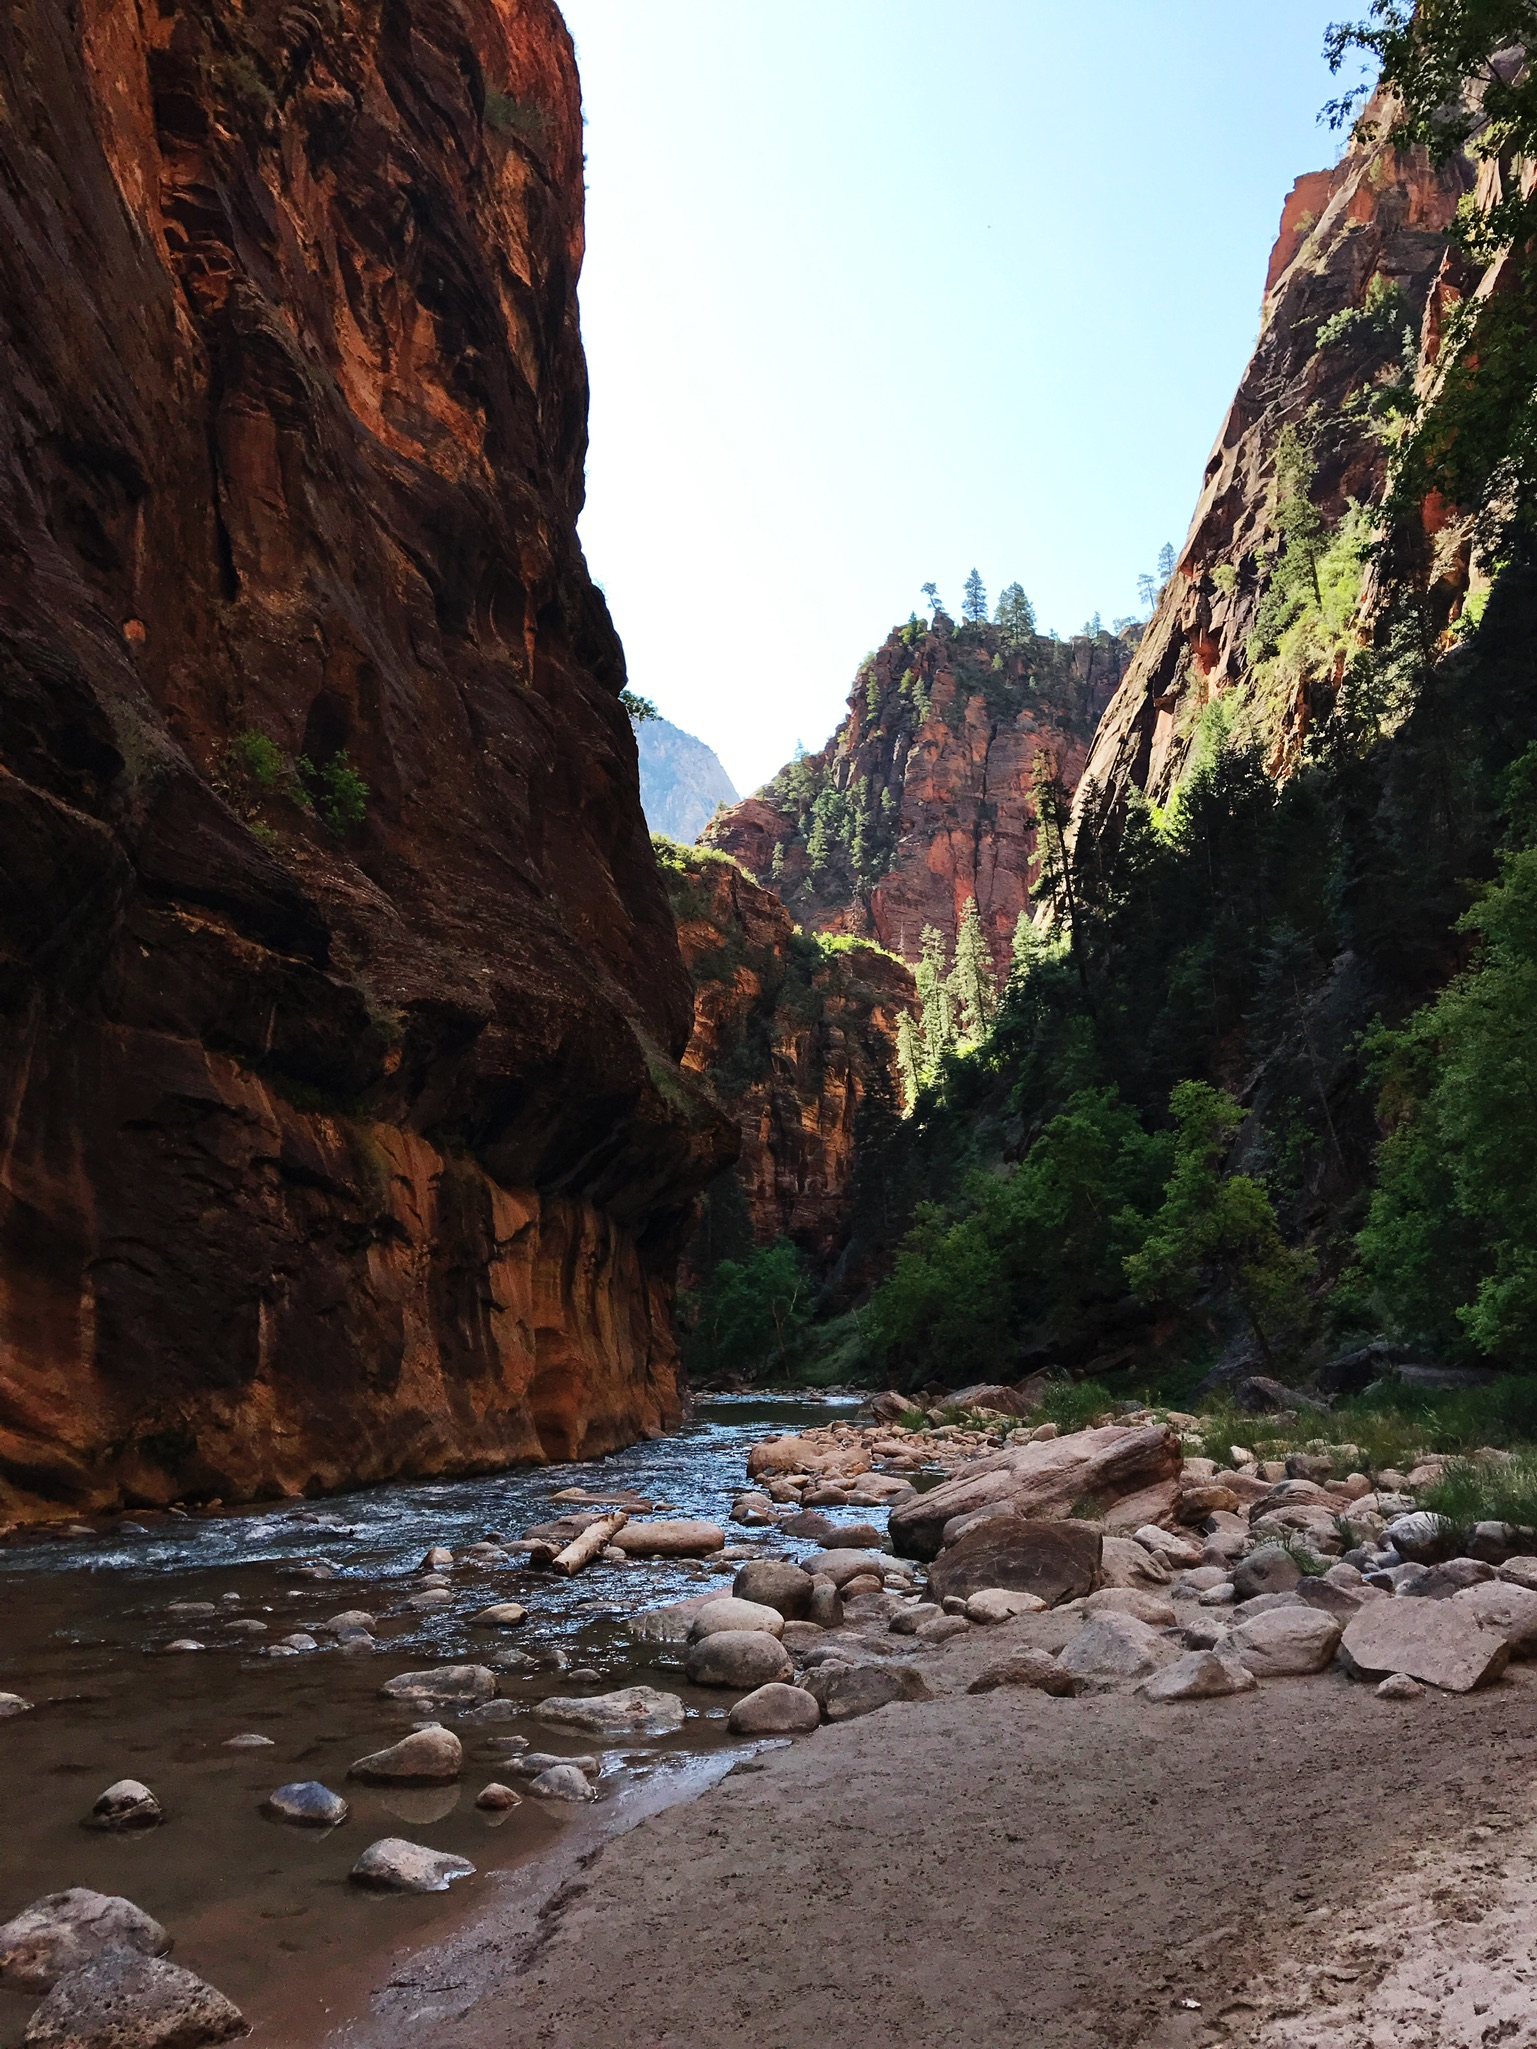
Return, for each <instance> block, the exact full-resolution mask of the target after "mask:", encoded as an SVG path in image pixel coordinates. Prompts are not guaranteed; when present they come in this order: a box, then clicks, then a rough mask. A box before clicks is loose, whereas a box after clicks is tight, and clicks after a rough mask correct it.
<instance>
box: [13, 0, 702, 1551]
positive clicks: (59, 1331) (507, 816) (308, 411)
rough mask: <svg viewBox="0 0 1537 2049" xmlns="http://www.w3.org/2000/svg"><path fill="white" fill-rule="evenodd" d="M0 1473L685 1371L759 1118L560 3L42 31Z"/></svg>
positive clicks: (220, 1476)
mask: <svg viewBox="0 0 1537 2049" xmlns="http://www.w3.org/2000/svg"><path fill="white" fill-rule="evenodd" d="M0 90H3V92H4V94H5V99H6V104H7V105H8V106H9V107H11V108H14V109H24V110H25V112H24V115H23V116H22V117H21V118H18V119H16V120H13V121H10V122H8V123H7V124H6V126H5V130H4V134H3V136H0V152H3V159H4V171H5V176H4V189H5V193H6V195H7V196H6V198H5V200H4V201H3V203H0V204H3V209H4V234H3V235H0V296H3V303H4V305H5V308H6V320H7V324H6V327H5V331H4V335H3V338H0V364H3V368H0V542H3V545H0V872H3V873H4V875H5V877H6V887H5V889H4V891H3V892H0V1067H3V1072H4V1074H5V1077H6V1081H5V1089H4V1094H3V1100H0V1132H3V1146H0V1505H3V1506H4V1507H5V1508H6V1509H7V1510H10V1511H16V1510H18V1509H19V1510H21V1511H23V1512H39V1511H41V1512H47V1511H49V1510H50V1509H57V1507H58V1506H59V1505H60V1504H66V1503H67V1504H70V1505H72V1506H75V1507H79V1506H85V1505H90V1506H107V1505H110V1504H113V1503H118V1502H137V1503H146V1504H152V1503H159V1502H165V1501H170V1500H174V1499H176V1498H178V1497H181V1496H196V1495H205V1496H206V1495H219V1496H222V1497H223V1498H225V1499H230V1498H236V1497H250V1496H259V1495H262V1494H269V1493H276V1492H283V1491H298V1490H306V1489H308V1490H319V1489H323V1488H331V1487H338V1486H341V1485H343V1484H347V1485H354V1484H358V1483H360V1482H365V1481H375V1480H380V1479H384V1478H388V1477H390V1476H392V1475H398V1474H406V1473H409V1474H423V1473H453V1472H463V1471H467V1470H473V1469H485V1468H491V1467H496V1466H500V1465H504V1464H508V1463H510V1462H513V1461H518V1460H540V1459H545V1458H571V1457H578V1456H591V1455H593V1454H596V1453H601V1452H603V1451H605V1450H607V1449H609V1448H611V1447H613V1446H615V1445H617V1444H619V1443H622V1442H625V1441H628V1440H631V1439H634V1438H635V1437H637V1436H640V1435H643V1434H645V1433H649V1432H654V1431H658V1430H660V1429H662V1428H664V1427H665V1426H666V1425H667V1424H668V1423H670V1422H671V1421H673V1420H674V1419H675V1418H676V1417H677V1415H678V1413H679V1403H678V1395H677V1390H676V1383H675V1361H676V1353H675V1345H674V1339H673V1335H672V1323H671V1295H672V1273H673V1264H674V1261H675V1257H676V1250H677V1246H678V1243H679V1242H680V1239H681V1237H682V1235H683V1231H684V1228H685V1225H686V1220H687V1217H688V1215H689V1212H690V1208H691V1204H692V1200H693V1197H694V1195H695V1192H696V1191H697V1189H698V1188H699V1187H700V1186H701V1185H703V1183H705V1182H706V1181H707V1180H709V1179H710V1178H711V1176H712V1175H714V1174H715V1173H717V1172H718V1171H719V1169H720V1168H721V1166H722V1165H723V1164H724V1163H725V1161H726V1160H727V1159H729V1157H730V1156H731V1152H732V1149H733V1145H734V1139H733V1136H732V1133H731V1129H730V1126H729V1124H728V1123H727V1122H726V1121H725V1120H723V1119H722V1118H721V1117H720V1116H719V1114H718V1112H717V1111H716V1110H715V1109H714V1108H713V1107H712V1105H711V1104H710V1103H709V1102H708V1100H707V1099H706V1098H705V1096H704V1094H703V1092H702V1091H700V1090H699V1089H698V1088H697V1087H696V1086H695V1084H694V1083H693V1082H692V1080H691V1079H690V1078H689V1077H688V1076H686V1075H684V1074H682V1073H681V1072H680V1070H679V1067H678V1065H677V1061H678V1056H679V1055H680V1054H681V1053H682V1051H683V1049H684V1046H685V1044H686V1042H687V1039H688V1033H689V1026H690V1002H689V988H688V981H687V977H686V975H685V972H684V970H683V967H682V964H681V961H680V959H679V956H678V950H677V945H676V941H675V938H674V935H673V927H672V921H671V918H670V916H669V914H668V908H667V904H666V901H665V898H664V895H663V892H662V890H661V888H660V886H659V884H658V880H657V875H656V870H655V864H654V861H653V857H652V854H651V851H650V848H649V844H648V841H647V836H646V832H645V828H644V823H643V820H642V816H641V810H640V804H639V800H638V794H637V780H636V758H635V743H634V739H633V736H632V733H631V730H630V725H629V721H628V719H627V717H626V715H625V712H624V711H623V709H622V708H621V705H620V702H619V693H620V690H621V688H622V686H623V682H624V667H623V658H622V654H621V651H620V648H619V644H618V641H617V639H616V637H615V634H614V631H613V628H612V625H611V624H610V621H609V618H608V614H607V611H606V608H605V606H604V604H603V600H602V598H601V596H600V595H599V594H598V592H597V591H596V589H595V588H594V586H593V584H592V583H591V581H590V579H589V577H588V575H587V571H586V568H585V565H584V563H583V560H582V557H581V553H580V550H579V548H578V545H577V542H576V538H575V524H576V516H577V512H578V510H579V507H580V502H581V493H582V468H583V456H584V447H585V433H586V428H585V419H586V381H585V370H584V365H583V359H582V353H581V346H580V341H579V337H578V331H577V314H576V279H577V272H578V269H579V266H580V262H581V255H582V233H583V229H582V172H581V115H580V106H579V100H578V93H577V84H576V74H575V68H574V62H573V57H572V49H571V43H570V39H569V37H568V35H567V33H566V30H565V28H564V25H563V24H562V22H561V20H560V17H559V15H558V13H557V11H556V9H555V7H554V5H553V4H551V0H497V4H488V5H486V6H483V7H480V8H477V9H473V10H470V11H468V12H465V11H462V10H459V9H456V8H453V7H450V6H447V5H444V4H441V0H419V4H411V5H408V6H406V7H404V8H397V9H394V10H387V11H386V12H385V13H384V14H380V13H378V12H377V11H371V10H369V9H366V8H363V7H361V6H359V5H357V4H356V0H338V4H337V5H335V6H330V7H327V8H323V9H319V10H302V9H301V10H295V9H292V8H286V7H281V6H279V5H278V4H277V0H256V4H253V5H250V6H243V7H236V6H235V5H233V4H232V0H210V4H208V5H206V6H202V7H197V8H194V7H190V6H186V5H183V4H180V0H172V4H170V5H169V6H168V7H165V8H162V9H161V10H160V11H159V12H158V13H155V14H153V15H148V14H145V15H141V14H140V13H139V12H137V11H135V10H133V9H128V10H124V9H121V8H110V7H105V6H101V5H97V4H94V0H92V4H88V5H86V6H85V7H84V8H81V9H70V8H67V7H65V6H64V5H62V4H60V0H37V4H36V5H35V6H31V7H28V8H26V9H24V10H22V11H21V12H20V13H19V14H18V15H16V16H15V17H14V18H13V20H12V21H11V23H10V24H9V26H8V28H7V30H6V33H5V37H4V39H3V40H0Z"/></svg>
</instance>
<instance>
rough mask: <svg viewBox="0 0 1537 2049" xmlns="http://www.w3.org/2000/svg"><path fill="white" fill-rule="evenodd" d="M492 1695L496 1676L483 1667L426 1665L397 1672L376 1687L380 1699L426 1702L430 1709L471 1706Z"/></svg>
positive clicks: (488, 1698)
mask: <svg viewBox="0 0 1537 2049" xmlns="http://www.w3.org/2000/svg"><path fill="white" fill-rule="evenodd" d="M495 1692H496V1674H495V1673H494V1672H492V1671H491V1670H489V1669H488V1667H486V1666H485V1665H430V1666H428V1668H427V1669H426V1670H425V1671H423V1672H401V1673H399V1674H398V1675H397V1676H396V1677H395V1678H394V1679H387V1680H386V1681H385V1683H384V1684H383V1685H382V1686H381V1687H380V1688H379V1696H380V1698H381V1699H382V1700H404V1701H430V1702H431V1703H432V1705H433V1706H434V1707H461V1706H462V1707H475V1706H477V1705H478V1704H479V1703H480V1702H481V1701H483V1700H490V1698H491V1697H492V1695H493V1694H494V1693H495Z"/></svg>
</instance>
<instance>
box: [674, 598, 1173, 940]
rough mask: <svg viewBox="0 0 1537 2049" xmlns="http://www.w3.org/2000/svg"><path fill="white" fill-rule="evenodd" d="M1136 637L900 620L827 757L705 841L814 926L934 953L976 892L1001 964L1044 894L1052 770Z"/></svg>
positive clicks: (1081, 733) (1074, 760)
mask: <svg viewBox="0 0 1537 2049" xmlns="http://www.w3.org/2000/svg"><path fill="white" fill-rule="evenodd" d="M1134 642H1135V632H1134V630H1133V632H1132V633H1130V634H1128V635H1125V636H1123V635H1117V634H1111V633H1101V634H1098V635H1095V636H1093V637H1090V636H1088V635H1081V636H1078V637H1077V638H1075V639H1073V640H1071V641H1058V640H1053V639H1051V638H1049V637H1047V636H1044V635H1036V634H1033V633H1028V634H1020V635H1017V636H1012V637H1011V636H1008V635H1005V634H1004V633H1003V632H1001V631H1000V630H999V628H997V627H996V626H993V625H990V624H988V623H987V622H985V621H984V622H979V623H974V624H963V625H961V626H959V627H957V626H956V625H954V624H953V623H952V621H951V620H950V619H949V618H948V617H946V616H945V615H944V614H943V613H941V614H940V615H939V616H938V618H937V619H936V621H935V622H934V625H933V627H925V626H921V625H920V624H919V623H918V622H917V621H916V620H914V621H912V622H911V623H910V624H909V625H908V626H906V627H901V628H898V629H897V630H896V631H894V632H893V633H892V634H891V635H890V636H889V637H888V638H887V640H886V641H885V643H884V644H883V645H882V646H881V647H879V648H878V649H877V650H876V651H875V653H874V654H873V655H871V656H869V657H868V659H867V660H866V662H865V664H864V665H863V667H862V668H861V670H860V672H859V675H858V677H857V678H856V679H855V683H854V688H853V690H852V691H851V692H850V694H849V700H848V710H847V712H846V713H845V715H844V719H843V723H842V724H841V725H840V726H839V728H838V730H837V732H836V733H835V734H834V735H833V737H832V739H831V740H829V741H828V743H827V745H826V746H825V747H824V748H823V749H822V751H821V752H820V753H819V754H813V755H806V756H804V757H803V758H802V759H800V760H797V761H793V762H789V763H787V764H786V766H785V767H784V768H782V769H781V770H780V771H779V774H778V775H777V776H775V777H774V779H773V781H772V782H770V783H769V784H768V785H766V786H765V788H764V789H763V790H761V791H760V792H758V794H757V795H756V796H753V797H749V798H747V799H746V800H745V801H744V802H742V803H740V804H735V805H733V806H731V807H730V808H729V809H728V810H725V811H722V812H719V813H717V815H716V817H715V818H714V819H713V820H712V821H711V823H710V824H709V825H708V826H707V827H706V829H705V831H704V832H703V834H702V835H701V839H702V841H703V843H704V844H705V845H706V846H711V847H718V848H719V849H721V850H722V851H723V852H725V853H729V854H732V855H734V856H735V858H736V859H737V860H739V861H740V862H741V863H742V865H743V866H744V867H745V868H747V869H748V870H749V871H750V872H751V873H752V874H753V875H754V876H756V877H757V879H758V880H759V881H760V882H763V883H767V884H769V885H770V886H771V887H772V888H774V889H776V890H778V891H779V892H780V893H781V894H782V895H783V897H784V900H785V902H786V903H787V904H788V905H789V907H790V909H791V911H792V912H793V913H794V915H795V917H796V918H797V919H798V920H799V922H800V923H802V924H803V925H805V926H807V927H808V928H809V929H812V930H815V931H820V932H848V933H854V934H857V935H858V936H860V937H862V938H868V939H875V940H878V941H879V942H880V944H881V945H882V946H885V947H889V948H890V949H891V951H892V952H894V953H898V954H900V955H901V956H902V958H903V959H904V960H909V961H916V960H917V959H918V957H919V954H920V951H921V948H922V941H923V933H924V930H925V928H926V927H928V926H932V927H933V928H934V929H935V930H936V931H937V932H939V933H941V934H942V935H943V937H944V939H945V940H946V942H947V944H948V943H949V942H952V941H953V940H954V937H955V933H956V929H957V926H958V924H959V921H960V918H961V914H962V912H963V911H964V909H965V906H966V903H967V901H968V899H970V898H972V897H975V899H976V903H977V911H978V915H979V917H980V919H981V923H982V929H983V931H984V933H985V934H986V936H987V938H988V940H989V942H990V944H991V946H992V950H993V956H994V961H995V964H996V965H997V967H998V968H999V970H1000V971H1003V970H1006V968H1007V965H1008V961H1009V957H1010V947H1011V943H1012V941H1013V936H1014V929H1015V926H1016V925H1017V924H1018V922H1019V915H1020V913H1021V911H1024V910H1027V909H1028V908H1030V905H1031V879H1032V876H1033V875H1034V872H1035V868H1034V864H1035V857H1036V808H1035V796H1034V789H1035V783H1036V779H1037V773H1038V767H1039V769H1040V770H1041V771H1042V772H1047V771H1049V772H1054V773H1055V774H1057V775H1058V776H1060V777H1061V779H1062V780H1063V781H1064V782H1065V784H1066V785H1067V787H1068V788H1069V789H1071V788H1072V786H1073V784H1074V783H1075V782H1076V780H1077V777H1078V773H1079V770H1080V769H1081V767H1082V765H1083V761H1084V758H1085V756H1086V754H1087V751H1088V746H1089V741H1090V738H1091V737H1092V735H1093V732H1094V728H1095V725H1096V723H1097V721H1098V719H1099V716H1100V714H1101V712H1102V711H1103V710H1104V708H1105V706H1106V705H1107V704H1108V703H1109V701H1110V698H1111V695H1112V693H1113V692H1114V690H1115V688H1116V685H1117V684H1118V683H1119V681H1120V679H1121V677H1122V675H1123V674H1124V673H1125V670H1126V665H1127V663H1128V661H1129V660H1130V659H1131V652H1132V646H1133V645H1134Z"/></svg>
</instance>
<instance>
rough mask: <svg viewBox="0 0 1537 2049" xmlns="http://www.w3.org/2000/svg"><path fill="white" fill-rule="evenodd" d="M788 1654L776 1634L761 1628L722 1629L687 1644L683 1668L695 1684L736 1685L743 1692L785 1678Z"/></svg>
mask: <svg viewBox="0 0 1537 2049" xmlns="http://www.w3.org/2000/svg"><path fill="white" fill-rule="evenodd" d="M794 1669H795V1668H794V1666H793V1665H792V1663H791V1661H790V1654H789V1652H788V1651H787V1650H786V1649H785V1647H784V1645H783V1644H782V1643H781V1642H780V1641H779V1639H778V1637H777V1636H770V1635H769V1634H768V1632H767V1630H762V1629H723V1630H722V1631H721V1632H720V1633H719V1635H717V1636H705V1637H701V1638H700V1639H699V1641H698V1643H696V1644H692V1645H690V1647H689V1654H688V1663H687V1665H686V1667H685V1670H686V1671H687V1673H688V1677H689V1680H690V1683H691V1684H693V1685H695V1686H736V1687H740V1688H741V1690H742V1691H743V1692H744V1693H750V1692H751V1691H752V1690H753V1689H754V1688H755V1687H759V1686H768V1685H771V1684H772V1683H773V1682H774V1681H775V1680H779V1679H788V1678H789V1677H790V1675H791V1673H792V1672H793V1671H794Z"/></svg>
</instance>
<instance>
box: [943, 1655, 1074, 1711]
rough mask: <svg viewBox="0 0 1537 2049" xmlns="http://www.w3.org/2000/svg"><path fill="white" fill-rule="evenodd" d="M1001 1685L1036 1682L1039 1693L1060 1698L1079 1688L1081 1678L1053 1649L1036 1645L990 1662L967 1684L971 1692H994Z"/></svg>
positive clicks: (1068, 1695)
mask: <svg viewBox="0 0 1537 2049" xmlns="http://www.w3.org/2000/svg"><path fill="white" fill-rule="evenodd" d="M1000 1686H1033V1687H1034V1688H1035V1690H1036V1691H1037V1692H1038V1693H1050V1694H1054V1695H1056V1696H1057V1697H1058V1698H1059V1699H1066V1698H1069V1697H1070V1696H1071V1695H1073V1694H1075V1693H1076V1692H1077V1691H1078V1681H1077V1680H1076V1679H1075V1678H1074V1677H1073V1675H1072V1673H1071V1672H1068V1671H1065V1670H1064V1669H1063V1667H1062V1664H1061V1662H1060V1661H1059V1660H1058V1659H1056V1658H1054V1657H1053V1656H1052V1655H1051V1653H1050V1651H1042V1650H1036V1649H1033V1648H1032V1649H1028V1650H1020V1651H1016V1652H1015V1653H1014V1655H1013V1656H1012V1657H1010V1658H1005V1659H1004V1660H1003V1662H1002V1663H1001V1664H997V1665H989V1666H988V1668H987V1670H986V1671H985V1672H981V1673H979V1674H978V1675H977V1677H976V1678H975V1679H973V1680H972V1682H971V1684H970V1685H969V1686H968V1687H967V1689H966V1691H967V1692H968V1693H994V1692H996V1691H997V1689H998V1688H999V1687H1000Z"/></svg>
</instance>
